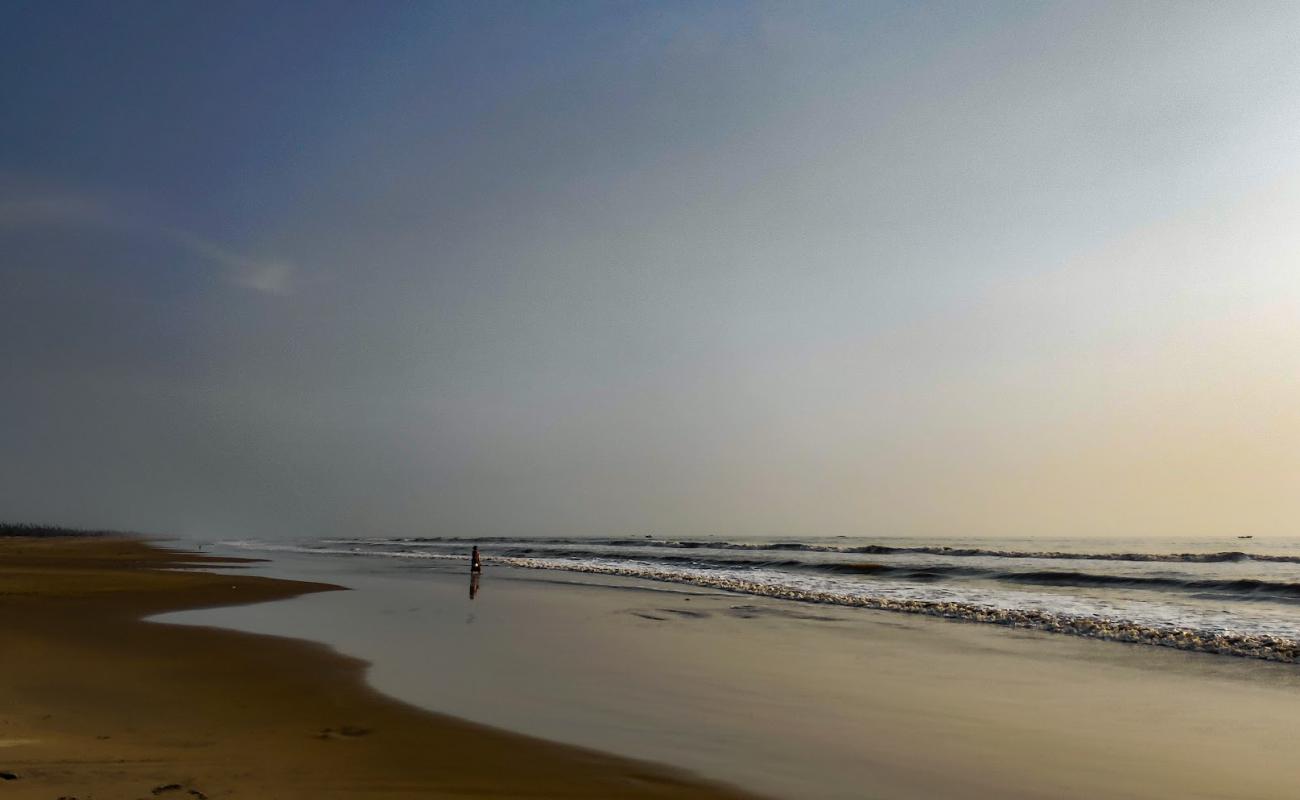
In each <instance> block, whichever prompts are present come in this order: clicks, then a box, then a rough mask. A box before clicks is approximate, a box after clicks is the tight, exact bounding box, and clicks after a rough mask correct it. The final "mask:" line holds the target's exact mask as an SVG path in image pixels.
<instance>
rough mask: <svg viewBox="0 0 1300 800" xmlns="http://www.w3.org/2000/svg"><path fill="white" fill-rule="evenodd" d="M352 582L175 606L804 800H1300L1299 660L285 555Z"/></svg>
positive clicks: (512, 714)
mask: <svg viewBox="0 0 1300 800" xmlns="http://www.w3.org/2000/svg"><path fill="white" fill-rule="evenodd" d="M256 570H257V571H259V572H263V571H264V572H265V573H266V574H275V575H291V576H294V577H298V578H302V579H309V580H317V581H331V582H342V583H346V584H347V585H349V586H353V587H355V591H352V592H346V593H340V592H335V593H322V594H314V595H310V596H306V597H302V598H299V599H295V600H292V601H289V602H286V603H275V604H271V605H267V606H264V607H261V608H256V609H255V608H247V607H245V608H233V609H214V610H212V611H204V612H196V613H187V614H182V615H169V619H177V618H188V619H189V620H190V621H192V622H203V623H205V624H220V625H230V626H233V627H238V628H245V629H248V630H252V631H258V632H263V633H271V632H287V631H293V632H294V635H298V636H304V637H308V638H312V639H318V640H320V641H326V642H329V643H331V644H332V645H334V646H335V647H337V648H339V649H340V650H342V651H343V652H347V653H350V654H353V655H356V656H360V657H364V658H365V659H366V660H368V661H371V662H373V664H374V666H373V668H372V669H371V670H370V672H369V680H370V681H371V682H372V683H373V684H374V685H375V686H376V687H377V688H379V689H380V690H382V691H384V692H385V693H386V694H390V695H392V696H395V697H400V698H402V699H404V700H407V701H409V702H413V703H416V704H419V705H421V706H424V707H426V708H430V709H434V710H438V711H442V712H445V713H449V714H452V715H454V716H457V717H463V718H467V719H474V720H476V721H480V722H484V723H487V724H491V725H493V726H496V727H499V728H503V729H506V730H514V731H520V732H524V733H528V734H531V735H534V736H540V737H543V738H545V739H548V740H554V741H564V742H570V743H574V744H578V745H584V746H588V747H599V748H600V749H602V750H605V751H608V752H614V753H619V754H622V755H628V756H632V757H636V758H640V759H647V760H650V761H653V762H659V763H667V764H673V765H676V766H679V767H682V768H686V769H689V770H691V771H692V772H694V773H696V774H700V775H703V776H706V777H710V778H715V779H718V780H722V781H725V782H727V783H730V784H733V785H739V786H742V787H749V788H751V789H753V790H754V791H758V792H761V793H764V794H767V795H770V796H775V797H787V798H799V799H800V800H814V799H815V800H851V799H854V800H856V798H878V799H879V800H888V799H892V800H973V799H978V800H1009V799H1011V800H1031V799H1032V800H1060V799H1061V798H1072V799H1074V800H1095V798H1108V799H1109V798H1132V799H1133V800H1137V799H1139V798H1140V799H1141V800H1183V799H1184V798H1219V799H1220V800H1265V799H1266V798H1268V799H1269V800H1271V798H1277V797H1293V796H1300V769H1297V768H1295V767H1294V766H1293V763H1292V762H1293V761H1294V759H1293V758H1292V753H1291V750H1292V747H1293V743H1294V742H1295V741H1296V740H1297V737H1300V670H1297V668H1296V667H1295V666H1294V665H1290V664H1277V663H1269V662H1263V661H1252V660H1247V659H1240V658H1231V657H1225V656H1211V655H1206V654H1201V653H1189V652H1181V651H1178V650H1173V649H1168V648H1155V647H1148V646H1141V645H1126V644H1120V643H1114V642H1105V641H1097V640H1090V639H1083V638H1079V637H1071V636H1061V635H1055V634H1048V633H1042V632H1037V631H1026V630H1012V629H1008V628H1004V627H1000V626H991V625H978V624H971V623H965V622H954V621H945V620H940V619H934V618H929V617H921V616H917V615H911V614H897V613H890V612H884V611H876V610H868V609H855V608H846V607H837V606H827V605H818V604H813V603H797V602H791V601H784V600H777V599H773V598H766V597H755V596H752V595H741V594H734V593H729V592H718V591H713V590H708V589H703V588H700V587H691V586H683V585H680V584H665V583H653V582H649V581H644V580H633V579H624V578H615V577H610V576H591V575H581V574H574V573H548V572H542V571H538V570H516V569H508V568H494V567H492V566H491V565H488V566H487V567H486V571H485V573H484V575H483V577H482V580H481V585H480V590H479V592H478V593H477V595H476V597H475V598H474V599H471V598H470V597H469V591H468V589H469V585H468V576H467V575H466V574H465V567H464V565H463V563H462V564H449V565H443V566H437V565H432V564H427V563H426V564H411V563H404V562H402V561H401V560H400V559H365V558H355V557H347V556H340V557H320V556H305V555H304V556H298V557H291V556H290V555H289V554H276V555H275V560H274V561H273V562H271V563H269V564H265V565H262V566H258V567H256Z"/></svg>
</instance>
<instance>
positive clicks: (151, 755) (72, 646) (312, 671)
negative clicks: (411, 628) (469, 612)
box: [0, 537, 743, 800]
mask: <svg viewBox="0 0 1300 800" xmlns="http://www.w3.org/2000/svg"><path fill="white" fill-rule="evenodd" d="M218 565H223V566H225V567H227V568H229V567H233V566H237V562H231V561H222V560H220V559H216V558H214V557H211V556H207V555H203V554H187V553H183V552H176V551H174V550H163V549H160V548H157V547H154V546H151V545H149V544H147V543H145V542H142V541H136V540H128V539H115V538H105V537H96V538H89V539H79V538H40V539H33V538H9V539H0V629H3V632H4V633H3V636H4V640H5V645H4V649H3V654H4V655H3V658H0V709H3V711H0V773H3V776H0V778H3V780H2V781H0V796H3V797H5V798H23V799H26V798H32V799H33V800H34V799H35V798H42V800H52V798H56V797H78V798H82V799H83V800H86V799H87V798H97V799H99V800H108V799H110V798H141V797H155V796H157V797H177V798H186V800H189V798H194V799H195V800H200V799H201V798H203V797H211V798H219V797H259V798H265V797H275V798H308V797H313V798H316V797H367V798H371V797H373V798H389V797H589V798H608V797H638V798H639V797H644V798H738V797H741V796H743V795H742V794H741V793H739V792H735V791H731V790H728V789H725V788H721V787H718V786H714V785H709V784H707V783H703V782H701V781H699V780H697V779H694V778H690V777H688V776H685V775H684V774H681V773H678V772H674V771H672V770H670V769H667V768H663V767H657V766H650V765H647V764H644V763H639V762H635V761H629V760H625V759H618V758H612V757H607V756H604V755H600V754H598V753H596V752H594V751H592V750H583V749H577V748H572V747H566V746H561V745H557V744H552V743H548V742H545V741H542V740H539V739H535V738H528V737H524V736H518V735H512V734H509V733H505V732H501V731H497V730H493V729H489V728H486V727H483V726H480V725H476V724H473V723H470V722H465V721H461V720H457V719H452V718H450V717H447V716H441V715H436V714H433V713H430V712H428V711H424V710H421V709H418V708H415V707H413V706H411V705H408V704H405V703H402V702H399V701H397V700H394V699H391V698H387V697H385V696H383V695H381V694H379V693H378V692H376V691H375V690H373V689H372V688H370V687H369V686H368V685H367V684H366V682H365V680H364V669H365V664H364V663H363V662H362V661H360V660H357V659H354V658H349V657H346V656H342V655H340V654H338V653H336V652H334V651H332V650H330V649H329V648H327V647H325V646H322V645H320V644H315V643H310V642H306V641H301V640H294V639H288V638H281V637H268V636H256V635H251V634H247V633H239V632H234V631H228V630H216V629H211V628H205V627H187V626H175V625H161V624H156V623H151V622H145V621H143V619H144V618H145V617H148V616H151V615H157V614H161V613H164V612H173V611H178V610H180V609H195V608H205V607H214V606H229V605H231V604H249V603H263V602H267V601H273V600H284V599H287V598H293V597H296V596H301V595H304V594H305V593H320V592H329V590H331V589H334V588H337V587H334V586H330V585H327V584H323V583H303V582H293V581H285V580H278V579H275V578H270V577H264V576H259V575H245V574H217V573H214V572H212V571H210V568H211V567H213V566H218Z"/></svg>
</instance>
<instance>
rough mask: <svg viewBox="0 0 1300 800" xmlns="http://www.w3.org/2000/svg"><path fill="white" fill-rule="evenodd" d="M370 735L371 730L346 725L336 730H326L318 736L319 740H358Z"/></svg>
mask: <svg viewBox="0 0 1300 800" xmlns="http://www.w3.org/2000/svg"><path fill="white" fill-rule="evenodd" d="M368 733H370V729H369V728H362V727H360V726H358V725H344V726H343V727H341V728H339V729H337V730H335V729H334V728H325V729H323V730H321V732H320V733H318V734H316V738H317V739H356V738H358V737H361V736H365V735H366V734H368Z"/></svg>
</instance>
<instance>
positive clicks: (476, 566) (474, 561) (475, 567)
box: [469, 545, 483, 572]
mask: <svg viewBox="0 0 1300 800" xmlns="http://www.w3.org/2000/svg"><path fill="white" fill-rule="evenodd" d="M469 571H470V572H482V571H483V561H482V560H481V559H479V557H478V545H474V550H473V552H471V553H470V554H469Z"/></svg>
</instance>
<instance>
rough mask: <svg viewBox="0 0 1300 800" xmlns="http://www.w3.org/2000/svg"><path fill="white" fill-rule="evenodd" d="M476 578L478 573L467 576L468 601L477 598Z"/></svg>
mask: <svg viewBox="0 0 1300 800" xmlns="http://www.w3.org/2000/svg"><path fill="white" fill-rule="evenodd" d="M478 578H479V573H477V572H471V573H470V574H469V599H471V600H473V599H474V598H475V597H477V596H478Z"/></svg>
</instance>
